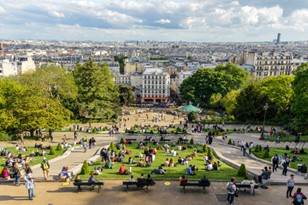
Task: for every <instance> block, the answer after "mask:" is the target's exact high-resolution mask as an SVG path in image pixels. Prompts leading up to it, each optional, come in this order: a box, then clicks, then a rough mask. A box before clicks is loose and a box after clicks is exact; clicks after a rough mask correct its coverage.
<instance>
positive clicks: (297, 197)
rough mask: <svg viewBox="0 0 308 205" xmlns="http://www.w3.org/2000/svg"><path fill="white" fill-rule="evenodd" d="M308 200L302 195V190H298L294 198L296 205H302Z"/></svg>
mask: <svg viewBox="0 0 308 205" xmlns="http://www.w3.org/2000/svg"><path fill="white" fill-rule="evenodd" d="M306 199H307V197H306V196H305V195H304V194H303V193H302V188H297V190H296V192H295V193H294V195H293V196H292V200H293V204H294V205H302V204H304V200H306Z"/></svg>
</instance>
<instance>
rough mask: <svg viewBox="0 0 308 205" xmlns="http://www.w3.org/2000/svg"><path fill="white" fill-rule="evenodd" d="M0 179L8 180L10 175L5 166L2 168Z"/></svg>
mask: <svg viewBox="0 0 308 205" xmlns="http://www.w3.org/2000/svg"><path fill="white" fill-rule="evenodd" d="M1 177H2V178H3V179H10V173H9V170H8V169H7V166H4V167H3V169H2V172H1Z"/></svg>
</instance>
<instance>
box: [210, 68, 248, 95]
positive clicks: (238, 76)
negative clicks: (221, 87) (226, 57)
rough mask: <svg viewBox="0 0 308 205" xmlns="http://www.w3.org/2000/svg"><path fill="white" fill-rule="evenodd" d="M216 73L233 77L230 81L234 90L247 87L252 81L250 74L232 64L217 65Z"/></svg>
mask: <svg viewBox="0 0 308 205" xmlns="http://www.w3.org/2000/svg"><path fill="white" fill-rule="evenodd" d="M215 71H217V72H222V73H224V74H226V75H231V76H232V77H231V79H230V81H229V85H230V87H232V88H233V89H234V90H237V89H240V88H242V87H245V86H247V85H248V83H249V80H250V77H249V73H248V72H247V71H246V70H244V69H242V68H240V67H238V66H237V65H235V64H232V63H227V64H226V65H217V66H216V68H215ZM233 89H232V90H233Z"/></svg>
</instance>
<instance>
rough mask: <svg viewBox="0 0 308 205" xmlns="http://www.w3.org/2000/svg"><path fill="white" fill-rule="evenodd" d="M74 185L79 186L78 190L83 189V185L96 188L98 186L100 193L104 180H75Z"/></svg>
mask: <svg viewBox="0 0 308 205" xmlns="http://www.w3.org/2000/svg"><path fill="white" fill-rule="evenodd" d="M74 186H77V191H81V187H82V186H90V187H92V188H93V189H94V187H95V186H97V192H98V193H99V191H100V189H101V187H102V186H104V182H95V183H93V182H74Z"/></svg>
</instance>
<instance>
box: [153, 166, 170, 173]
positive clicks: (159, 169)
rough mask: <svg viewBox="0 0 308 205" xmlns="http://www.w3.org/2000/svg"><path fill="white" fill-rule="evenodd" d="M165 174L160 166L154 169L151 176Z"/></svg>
mask: <svg viewBox="0 0 308 205" xmlns="http://www.w3.org/2000/svg"><path fill="white" fill-rule="evenodd" d="M166 173H167V172H166V171H165V170H164V169H163V168H162V166H159V167H158V168H157V169H154V170H153V171H152V172H151V174H166Z"/></svg>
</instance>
